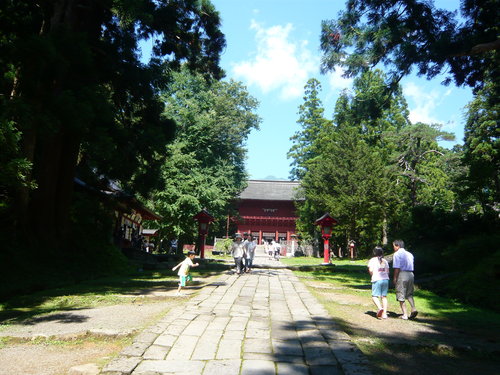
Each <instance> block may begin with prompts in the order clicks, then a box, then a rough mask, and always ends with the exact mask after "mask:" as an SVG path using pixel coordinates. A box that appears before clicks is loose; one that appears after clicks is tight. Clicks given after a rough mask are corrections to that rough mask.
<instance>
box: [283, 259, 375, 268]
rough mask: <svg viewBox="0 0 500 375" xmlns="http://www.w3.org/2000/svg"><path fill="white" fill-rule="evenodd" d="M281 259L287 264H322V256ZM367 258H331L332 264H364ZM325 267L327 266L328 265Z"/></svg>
mask: <svg viewBox="0 0 500 375" xmlns="http://www.w3.org/2000/svg"><path fill="white" fill-rule="evenodd" d="M281 261H282V262H283V263H284V264H286V265H289V266H318V265H322V264H323V258H316V257H290V258H285V257H282V258H281ZM367 263H368V260H366V259H353V260H351V259H347V258H334V259H333V260H332V264H333V265H334V266H345V265H350V266H365V267H366V265H367ZM325 267H329V266H328V265H327V266H325Z"/></svg>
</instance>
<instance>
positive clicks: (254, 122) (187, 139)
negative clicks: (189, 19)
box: [151, 69, 260, 242]
mask: <svg viewBox="0 0 500 375" xmlns="http://www.w3.org/2000/svg"><path fill="white" fill-rule="evenodd" d="M163 99H164V101H165V104H166V108H165V116H166V117H169V118H172V119H173V120H175V121H176V123H177V130H176V135H175V140H174V142H173V143H172V144H171V145H169V146H168V147H167V148H166V152H165V155H166V161H165V162H164V164H163V166H162V172H161V176H162V180H163V184H164V188H162V189H161V190H158V191H156V193H155V194H154V197H153V200H152V202H151V205H152V206H154V207H155V209H156V210H157V211H158V212H159V213H160V214H161V215H162V216H163V221H162V222H161V223H160V228H161V230H162V234H163V235H165V236H167V237H168V238H173V237H175V238H179V239H180V240H181V242H185V241H188V242H191V241H193V239H194V238H195V235H196V233H197V230H196V224H195V223H194V221H193V216H194V215H195V214H196V213H198V212H199V211H200V210H201V209H203V208H206V209H207V210H208V211H209V212H210V213H211V214H212V215H213V216H214V217H215V218H216V219H217V220H216V222H215V223H214V224H212V225H211V233H217V231H221V230H222V229H223V228H225V224H226V217H227V214H228V210H229V208H230V207H229V206H230V203H231V201H232V200H233V199H234V198H235V197H236V196H237V195H238V194H239V193H240V192H241V191H242V190H243V188H244V184H245V181H246V174H245V170H244V161H245V156H246V149H245V147H244V145H245V141H246V139H247V137H248V134H249V133H250V131H251V130H252V129H257V128H258V125H259V122H260V119H259V117H258V116H257V115H256V114H255V113H254V112H255V109H256V107H257V105H258V103H257V101H256V100H255V99H254V98H253V97H251V96H250V95H249V94H248V92H247V90H246V88H245V87H243V86H242V85H241V83H239V82H235V81H229V82H219V81H211V80H206V79H204V78H203V77H202V76H201V75H199V74H194V73H190V72H189V71H188V70H187V69H182V70H181V71H180V72H179V73H175V74H173V81H172V84H171V85H170V86H169V89H168V90H166V91H165V92H164V93H163Z"/></svg>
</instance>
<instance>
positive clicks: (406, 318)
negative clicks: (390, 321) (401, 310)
mask: <svg viewBox="0 0 500 375" xmlns="http://www.w3.org/2000/svg"><path fill="white" fill-rule="evenodd" d="M399 319H403V320H408V317H407V316H406V315H401V316H400V317H399Z"/></svg>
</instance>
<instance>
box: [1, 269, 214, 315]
mask: <svg viewBox="0 0 500 375" xmlns="http://www.w3.org/2000/svg"><path fill="white" fill-rule="evenodd" d="M218 272H220V271H218V270H217V269H216V268H215V269H212V268H211V267H210V266H206V267H204V268H201V267H200V268H199V269H198V268H193V269H192V270H191V273H192V275H193V278H194V283H193V284H194V285H196V283H200V282H202V281H203V280H204V279H205V278H207V277H210V276H212V275H214V274H217V273H218ZM177 283H178V276H177V274H176V273H175V272H173V271H172V270H171V269H165V270H160V271H143V272H140V273H137V274H133V275H129V276H119V277H106V278H99V279H95V280H89V281H85V282H81V283H78V284H73V285H67V286H65V287H61V288H54V289H48V290H44V291H40V292H36V293H32V294H28V295H22V296H16V297H13V298H11V299H9V300H7V301H3V302H1V303H0V324H7V323H8V322H9V321H12V319H14V321H18V320H21V319H26V318H30V317H33V316H37V315H42V314H47V313H51V312H56V311H63V310H72V309H83V308H95V307H103V306H110V305H116V304H122V303H134V302H135V300H136V299H137V298H141V295H142V294H143V293H147V292H149V291H151V290H166V289H172V288H175V287H177ZM144 302H155V299H154V298H142V299H141V303H144Z"/></svg>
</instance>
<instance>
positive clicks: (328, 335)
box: [101, 254, 371, 375]
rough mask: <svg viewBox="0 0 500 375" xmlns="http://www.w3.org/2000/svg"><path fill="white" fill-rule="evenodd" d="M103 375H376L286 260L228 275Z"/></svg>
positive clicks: (264, 260) (261, 258)
mask: <svg viewBox="0 0 500 375" xmlns="http://www.w3.org/2000/svg"><path fill="white" fill-rule="evenodd" d="M101 374H102V375H152V374H154V375H163V374H177V375H179V374H189V375H253V374H255V375H267V374H269V375H295V374H297V375H322V374H328V375H337V374H339V375H341V374H342V375H369V374H371V372H370V370H369V369H368V366H367V360H366V358H365V357H364V355H363V354H362V353H361V352H360V351H359V349H358V348H357V347H356V345H354V343H353V342H352V341H351V339H350V337H349V335H347V334H346V333H345V332H343V331H342V330H341V329H340V327H339V326H338V325H337V324H336V323H335V322H333V321H332V320H331V318H329V316H328V313H327V311H326V310H325V308H324V307H323V306H322V305H321V304H319V302H318V301H317V300H316V298H315V297H314V296H313V295H312V294H311V293H310V292H309V291H308V290H307V288H306V287H305V285H304V284H302V283H301V282H300V280H299V279H298V278H297V277H296V276H294V275H293V273H292V271H290V270H288V269H286V268H284V267H283V265H282V264H281V262H279V261H276V260H272V259H269V258H268V257H267V256H265V255H264V254H259V255H258V256H256V258H255V260H254V270H253V271H252V272H251V273H249V274H243V275H241V276H238V275H236V274H234V273H231V272H229V273H227V274H225V275H223V276H221V278H220V279H219V280H218V282H216V283H212V284H209V285H207V286H205V287H203V288H202V289H200V290H199V291H198V292H196V294H194V295H193V297H192V298H190V299H189V300H187V301H185V302H180V304H179V306H177V307H175V308H174V309H172V310H170V311H169V312H168V314H166V315H165V316H164V317H163V318H162V319H161V320H160V321H159V322H157V323H156V324H155V325H154V326H151V327H149V328H147V329H146V330H144V331H143V332H142V333H141V334H139V335H138V336H137V337H136V338H135V340H134V342H133V344H132V345H130V346H129V347H127V348H125V349H124V350H123V351H122V353H121V354H120V356H119V357H117V358H116V359H115V360H113V361H112V362H110V363H109V364H108V365H106V366H105V367H104V368H103V370H102V371H101Z"/></svg>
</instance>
